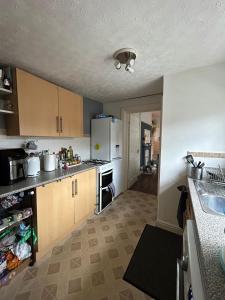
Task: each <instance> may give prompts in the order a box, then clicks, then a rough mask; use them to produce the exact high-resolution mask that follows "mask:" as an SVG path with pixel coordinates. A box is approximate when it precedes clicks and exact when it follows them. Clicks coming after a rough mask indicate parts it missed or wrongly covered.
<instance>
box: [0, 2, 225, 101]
mask: <svg viewBox="0 0 225 300" xmlns="http://www.w3.org/2000/svg"><path fill="white" fill-rule="evenodd" d="M224 28H225V1H213V0H204V1H202V0H189V1H187V0H170V1H165V0H137V1H135V0H133V1H131V0H123V1H121V0H113V1H112V0H77V1H75V0H74V1H72V0H64V1H62V0H48V1H43V0H33V1H29V0H17V1H16V0H14V1H7V0H5V1H4V0H1V1H0V32H1V34H0V60H1V62H3V63H10V64H13V65H16V66H19V67H21V68H24V69H26V70H28V71H31V72H33V73H34V74H37V75H39V76H41V77H43V78H46V79H48V80H50V81H52V82H54V83H57V84H59V85H62V86H64V87H67V88H70V89H72V90H74V91H77V92H78V93H80V94H82V95H84V96H87V97H90V98H92V99H96V100H100V101H102V102H105V101H116V100H122V99H125V98H135V97H140V96H143V95H149V94H155V93H161V92H162V76H163V75H166V74H170V73H176V72H179V71H183V70H186V69H191V68H194V67H199V66H204V65H209V64H214V63H217V62H221V61H224V60H225V30H224ZM124 47H130V48H133V49H135V51H137V59H136V63H135V66H134V68H135V73H133V74H129V73H128V72H125V71H124V70H119V71H118V70H116V69H115V67H114V65H113V63H114V60H113V58H112V55H113V53H114V52H115V51H116V50H118V49H120V48H124Z"/></svg>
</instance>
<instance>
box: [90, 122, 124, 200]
mask: <svg viewBox="0 0 225 300" xmlns="http://www.w3.org/2000/svg"><path fill="white" fill-rule="evenodd" d="M122 130H123V128H122V121H121V120H119V119H116V118H112V117H109V118H102V119H93V120H91V158H92V159H100V160H107V161H111V162H112V165H113V183H114V185H115V197H117V196H118V195H119V194H121V193H122V192H123V190H124V181H123V180H124V176H123V160H122Z"/></svg>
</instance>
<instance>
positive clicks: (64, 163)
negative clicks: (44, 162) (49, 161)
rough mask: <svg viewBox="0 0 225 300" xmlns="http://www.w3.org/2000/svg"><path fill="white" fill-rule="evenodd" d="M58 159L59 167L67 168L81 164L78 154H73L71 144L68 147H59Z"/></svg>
mask: <svg viewBox="0 0 225 300" xmlns="http://www.w3.org/2000/svg"><path fill="white" fill-rule="evenodd" d="M58 159H59V167H60V168H64V169H68V168H71V167H75V166H78V165H81V157H80V156H79V155H78V154H75V155H74V154H73V148H72V147H71V146H69V148H68V149H67V148H61V151H60V152H59V155H58Z"/></svg>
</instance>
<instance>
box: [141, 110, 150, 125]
mask: <svg viewBox="0 0 225 300" xmlns="http://www.w3.org/2000/svg"><path fill="white" fill-rule="evenodd" d="M140 115H141V122H145V123H146V124H149V125H152V113H151V112H149V111H146V112H142V113H141V114H140Z"/></svg>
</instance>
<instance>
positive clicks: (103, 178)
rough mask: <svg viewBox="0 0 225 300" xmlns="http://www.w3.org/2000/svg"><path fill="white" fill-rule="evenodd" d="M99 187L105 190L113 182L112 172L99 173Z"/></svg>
mask: <svg viewBox="0 0 225 300" xmlns="http://www.w3.org/2000/svg"><path fill="white" fill-rule="evenodd" d="M99 175H100V187H102V188H105V187H107V186H108V185H109V184H110V183H112V181H113V170H112V169H111V170H108V171H106V172H103V173H100V174H99Z"/></svg>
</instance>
